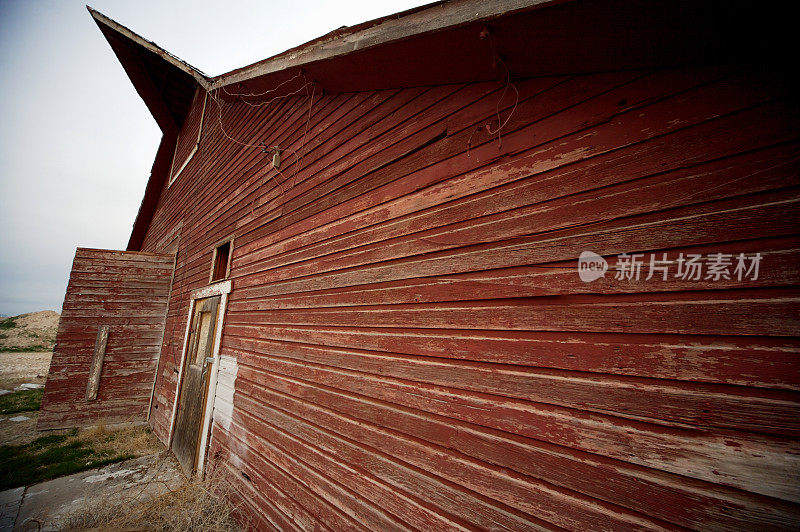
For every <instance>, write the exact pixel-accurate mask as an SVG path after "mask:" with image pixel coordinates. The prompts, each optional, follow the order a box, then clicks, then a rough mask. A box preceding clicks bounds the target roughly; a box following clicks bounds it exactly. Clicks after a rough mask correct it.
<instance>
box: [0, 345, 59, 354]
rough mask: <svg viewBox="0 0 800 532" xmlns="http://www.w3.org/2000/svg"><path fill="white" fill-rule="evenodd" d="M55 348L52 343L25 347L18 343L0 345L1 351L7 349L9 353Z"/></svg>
mask: <svg viewBox="0 0 800 532" xmlns="http://www.w3.org/2000/svg"><path fill="white" fill-rule="evenodd" d="M52 349H53V346H52V345H41V344H40V345H28V346H25V347H20V346H18V345H15V346H10V347H4V346H0V351H6V352H8V353H29V352H34V351H50V350H52Z"/></svg>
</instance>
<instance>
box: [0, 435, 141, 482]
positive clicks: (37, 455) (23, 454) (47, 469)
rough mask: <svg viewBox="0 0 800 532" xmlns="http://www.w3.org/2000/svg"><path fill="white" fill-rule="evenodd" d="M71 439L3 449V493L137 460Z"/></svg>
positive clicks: (54, 438) (46, 438) (0, 452)
mask: <svg viewBox="0 0 800 532" xmlns="http://www.w3.org/2000/svg"><path fill="white" fill-rule="evenodd" d="M75 434H76V431H73V433H72V434H69V435H61V434H55V435H51V436H44V437H42V438H38V439H36V440H34V441H32V442H31V443H28V444H26V445H3V446H0V491H2V490H7V489H10V488H16V487H19V486H27V485H30V484H35V483H37V482H41V481H43V480H47V479H51V478H55V477H61V476H64V475H71V474H72V473H78V472H80V471H85V470H87V469H93V468H95V467H102V466H104V465H107V464H113V463H115V462H121V461H122V460H127V459H128V458H133V457H134V455H132V454H116V453H113V452H111V451H108V450H103V451H97V450H95V449H94V448H92V446H91V444H90V443H89V442H86V441H82V440H80V439H75V438H74V437H73V436H75Z"/></svg>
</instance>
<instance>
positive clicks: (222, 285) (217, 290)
mask: <svg viewBox="0 0 800 532" xmlns="http://www.w3.org/2000/svg"><path fill="white" fill-rule="evenodd" d="M232 288H233V283H232V282H231V280H230V279H228V280H226V281H221V282H219V283H214V284H212V285H209V286H205V287H203V288H198V289H197V290H193V291H192V292H191V294H190V295H189V316H188V318H187V319H186V333H185V334H184V338H183V349H182V351H181V362H180V366H179V368H180V369H179V370H178V381H177V383H176V385H175V401H174V402H173V404H172V417H171V419H170V422H169V436H168V438H167V441H168V442H169V446H170V447H171V446H172V437H173V436H174V435H175V434H174V431H175V418H176V416H177V414H178V398H179V397H180V391H181V386H182V385H183V369H184V366H185V363H186V352H187V350H188V348H189V332H190V330H191V326H192V317H193V316H194V308H195V305H196V303H197V301H198V300H200V299H206V298H208V297H214V296H221V297H220V301H219V310H218V311H217V323H216V332H215V333H214V345H213V348H212V354H211V356H212V357H213V358H214V362H213V363H212V365H211V370H210V376H209V382H208V392H207V396H206V404H205V406H204V407H203V417H202V421H201V423H200V443H199V444H198V447H197V470H196V472H197V475H198V476H199V477H200V478H202V476H203V472H204V466H205V460H206V450H207V449H208V436H209V431H210V428H211V416H212V414H213V412H214V399H215V398H216V395H217V394H216V389H217V373H219V349H220V344H221V343H222V326H223V323H224V320H225V309H226V307H227V306H228V294H230V292H231V289H232Z"/></svg>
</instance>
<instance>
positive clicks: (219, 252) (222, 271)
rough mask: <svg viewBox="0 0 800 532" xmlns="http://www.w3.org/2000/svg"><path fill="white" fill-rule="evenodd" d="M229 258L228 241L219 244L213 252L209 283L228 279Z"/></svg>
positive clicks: (229, 244) (229, 247) (229, 248)
mask: <svg viewBox="0 0 800 532" xmlns="http://www.w3.org/2000/svg"><path fill="white" fill-rule="evenodd" d="M230 256H231V243H230V241H228V242H225V243H224V244H220V245H219V246H217V248H216V249H215V250H214V265H213V268H212V270H211V282H212V283H213V282H214V281H220V280H222V279H225V278H226V277H228V266H229V263H230Z"/></svg>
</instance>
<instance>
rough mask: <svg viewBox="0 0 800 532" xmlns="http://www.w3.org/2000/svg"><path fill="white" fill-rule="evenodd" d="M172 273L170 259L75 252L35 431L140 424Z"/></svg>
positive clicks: (107, 252) (145, 254)
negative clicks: (102, 424)
mask: <svg viewBox="0 0 800 532" xmlns="http://www.w3.org/2000/svg"><path fill="white" fill-rule="evenodd" d="M173 267H174V257H173V256H171V255H159V254H152V253H136V252H128V251H124V252H123V251H109V250H97V249H85V248H78V250H77V251H76V252H75V260H74V261H73V265H72V272H71V274H70V280H69V284H68V286H67V293H66V296H65V298H64V305H63V307H62V314H61V321H60V322H59V326H58V332H57V334H56V346H55V348H54V349H53V358H52V361H51V363H50V370H49V373H48V376H47V383H46V385H45V389H44V396H43V398H42V408H41V411H40V415H39V429H40V430H45V429H60V428H71V427H82V426H90V425H97V424H100V423H120V422H143V421H145V420H146V419H147V404H148V402H149V400H150V393H151V391H152V383H153V378H154V376H155V370H156V364H157V363H158V357H159V348H160V344H159V341H160V338H161V335H162V334H163V330H164V320H165V318H166V305H167V298H168V297H169V281H170V278H171V276H172V271H173ZM98 329H99V330H98Z"/></svg>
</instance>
